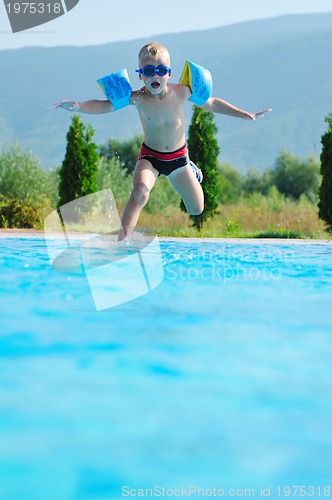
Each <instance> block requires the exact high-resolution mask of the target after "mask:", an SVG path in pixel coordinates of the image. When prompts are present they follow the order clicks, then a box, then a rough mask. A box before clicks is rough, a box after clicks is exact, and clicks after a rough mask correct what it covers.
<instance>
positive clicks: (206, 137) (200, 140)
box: [181, 106, 220, 231]
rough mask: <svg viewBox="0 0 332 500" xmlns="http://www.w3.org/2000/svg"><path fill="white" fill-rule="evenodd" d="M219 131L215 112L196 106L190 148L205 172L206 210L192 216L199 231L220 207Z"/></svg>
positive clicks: (192, 120) (203, 186)
mask: <svg viewBox="0 0 332 500" xmlns="http://www.w3.org/2000/svg"><path fill="white" fill-rule="evenodd" d="M217 132H218V129H217V126H216V124H215V121H214V114H213V113H211V112H210V111H206V110H205V109H204V108H200V107H198V106H195V107H194V112H193V116H192V119H191V123H190V126H189V133H188V149H189V155H190V159H191V160H192V161H193V162H194V163H196V165H197V166H198V167H199V168H200V169H201V170H202V172H203V177H204V179H203V182H202V189H203V192H204V211H203V213H201V214H200V215H191V216H190V218H191V219H192V220H193V226H194V227H196V228H197V229H198V230H199V231H200V230H201V229H202V227H203V223H204V221H206V220H207V219H209V218H210V217H213V216H214V214H215V213H216V211H217V208H218V195H219V172H218V155H219V152H220V149H219V146H218V142H217V139H216V133H217ZM181 208H182V209H184V204H183V203H181Z"/></svg>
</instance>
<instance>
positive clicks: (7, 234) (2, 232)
mask: <svg viewBox="0 0 332 500" xmlns="http://www.w3.org/2000/svg"><path fill="white" fill-rule="evenodd" d="M57 234H58V233H54V234H53V235H52V236H54V238H56V237H57ZM82 234H87V233H77V236H80V235H82ZM88 234H91V233H88ZM44 237H45V232H44V231H43V230H34V229H31V230H29V229H0V239H3V238H44ZM158 239H159V240H160V241H182V242H186V241H188V242H189V241H191V242H211V243H212V242H214V243H230V244H245V245H250V244H252V245H257V244H265V245H332V238H331V239H328V238H326V239H291V238H181V237H179V238H178V237H168V236H158Z"/></svg>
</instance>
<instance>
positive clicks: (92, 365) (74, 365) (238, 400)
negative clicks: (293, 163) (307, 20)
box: [0, 235, 332, 500]
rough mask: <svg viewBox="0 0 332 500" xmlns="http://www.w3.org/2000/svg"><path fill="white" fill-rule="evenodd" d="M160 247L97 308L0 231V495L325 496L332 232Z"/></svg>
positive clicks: (41, 249)
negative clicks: (131, 294)
mask: <svg viewBox="0 0 332 500" xmlns="http://www.w3.org/2000/svg"><path fill="white" fill-rule="evenodd" d="M160 247H161V251H162V256H163V263H164V270H165V277H164V280H163V281H162V283H161V284H160V285H159V286H158V287H157V288H155V289H154V290H152V291H151V292H150V293H148V294H145V295H144V296H141V297H139V298H137V299H136V300H134V301H131V302H127V303H125V304H122V305H120V306H118V307H113V308H111V309H106V310H103V311H99V312H97V311H96V309H95V307H94V304H93V300H92V298H91V293H90V290H89V286H88V284H87V282H86V280H85V278H84V277H82V276H77V275H69V274H66V273H57V272H55V271H54V270H53V269H52V267H51V266H50V262H49V258H48V254H47V249H46V244H45V240H44V239H43V238H42V237H41V236H38V235H37V236H36V237H29V238H25V237H24V238H8V237H4V238H0V276H1V285H0V290H1V292H0V296H1V306H0V310H1V335H0V370H1V375H0V443H1V445H0V498H1V499H5V500H12V499H13V500H16V499H17V500H21V499H24V500H26V499H27V500H30V499H31V500H32V499H33V500H35V499H59V500H62V499H63V500H67V499H70V500H71V499H74V500H79V499H95V498H96V499H97V498H112V499H120V498H125V497H129V498H130V497H133V496H135V495H136V496H138V495H139V494H140V496H143V495H142V494H143V493H144V494H145V496H148V494H149V493H150V492H149V491H148V490H149V489H150V490H151V491H152V489H153V488H155V489H154V490H153V491H152V493H154V494H155V496H164V497H171V496H179V495H178V493H181V494H182V496H189V493H190V497H191V498H196V497H202V496H203V493H205V496H213V495H212V494H213V493H215V495H214V496H217V494H219V496H221V493H222V492H223V493H224V496H226V494H228V496H238V497H239V496H242V497H243V496H249V490H250V491H251V493H252V492H254V493H255V496H257V497H259V496H262V494H263V491H265V492H266V493H268V490H266V488H268V487H270V488H271V490H270V497H271V498H280V496H282V495H283V494H284V493H287V491H288V490H285V491H284V490H277V488H278V487H281V488H283V487H287V486H289V487H292V486H296V485H306V487H309V486H313V487H315V488H316V489H315V490H312V491H313V493H314V495H315V496H313V495H311V497H314V498H321V497H323V496H325V497H326V496H328V495H327V493H328V492H329V490H327V489H326V490H324V489H323V488H324V487H328V486H331V487H332V484H331V483H332V478H331V470H332V433H331V428H332V363H331V359H332V342H331V337H332V314H331V302H332V300H331V299H332V259H331V257H332V245H331V244H328V243H327V244H319V243H316V244H310V245H309V244H308V245H306V244H295V243H294V244H292V243H291V242H281V243H270V244H267V243H264V242H259V241H258V242H257V243H256V242H254V243H252V242H250V243H249V242H243V243H237V242H236V243H235V242H232V241H230V242H224V241H192V240H161V241H160ZM190 487H191V488H192V489H189V488H190ZM157 488H165V489H164V490H162V489H157ZM181 488H182V489H181ZM194 488H196V490H195V489H194ZM198 488H201V490H199V489H198ZM213 488H216V489H215V490H213ZM261 488H263V489H262V490H261ZM264 488H265V490H264ZM318 488H321V490H318ZM310 491H311V490H310ZM310 491H309V490H307V491H306V493H307V494H308V493H309V492H310ZM232 492H233V493H234V494H232ZM158 493H160V494H159V495H158ZM162 493H164V494H163V495H162ZM235 493H236V494H235ZM279 493H281V494H282V495H281V494H280V495H279ZM298 494H299V493H298ZM331 494H332V489H331ZM150 496H151V495H150ZM251 496H252V495H251ZM266 496H267V495H266Z"/></svg>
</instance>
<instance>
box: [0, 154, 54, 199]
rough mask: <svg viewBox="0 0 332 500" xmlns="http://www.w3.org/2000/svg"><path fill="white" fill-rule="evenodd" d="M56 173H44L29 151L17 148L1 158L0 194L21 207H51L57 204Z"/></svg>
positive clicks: (0, 156)
mask: <svg viewBox="0 0 332 500" xmlns="http://www.w3.org/2000/svg"><path fill="white" fill-rule="evenodd" d="M57 182H58V181H57V172H56V171H54V170H52V171H46V170H44V169H43V168H42V167H41V166H40V165H39V161H38V159H36V158H35V157H34V156H33V155H32V153H31V151H27V150H23V149H21V148H20V146H19V145H18V144H15V145H14V146H13V147H12V149H5V150H4V151H3V152H2V154H1V155H0V194H1V195H2V196H3V197H5V198H6V199H17V200H18V201H20V202H21V203H22V204H29V203H30V202H34V203H37V204H47V203H49V204H50V205H54V204H56V202H57Z"/></svg>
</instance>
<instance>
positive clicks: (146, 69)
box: [135, 64, 172, 76]
mask: <svg viewBox="0 0 332 500" xmlns="http://www.w3.org/2000/svg"><path fill="white" fill-rule="evenodd" d="M135 71H136V73H139V74H140V75H144V76H153V75H154V74H155V73H157V74H158V75H159V76H166V75H167V74H169V75H170V74H171V71H172V70H171V68H169V67H168V66H164V65H163V64H160V65H159V66H158V67H157V68H155V67H154V66H151V65H147V66H143V68H140V69H136V70H135Z"/></svg>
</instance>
